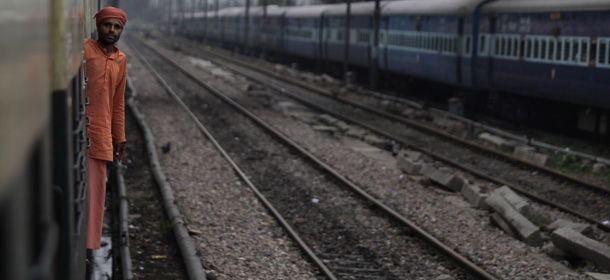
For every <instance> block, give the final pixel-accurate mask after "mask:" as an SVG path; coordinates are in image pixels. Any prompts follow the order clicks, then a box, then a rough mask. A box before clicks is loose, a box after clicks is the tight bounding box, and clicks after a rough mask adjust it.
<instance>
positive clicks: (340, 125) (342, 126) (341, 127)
mask: <svg viewBox="0 0 610 280" xmlns="http://www.w3.org/2000/svg"><path fill="white" fill-rule="evenodd" d="M336 127H337V128H339V130H341V131H348V130H350V129H352V126H350V125H349V124H347V123H345V122H344V121H341V120H340V121H338V122H337V124H336Z"/></svg>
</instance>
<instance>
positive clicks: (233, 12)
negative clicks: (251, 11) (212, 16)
mask: <svg viewBox="0 0 610 280" xmlns="http://www.w3.org/2000/svg"><path fill="white" fill-rule="evenodd" d="M245 11H246V8H244V7H232V8H224V9H222V10H220V11H218V16H219V17H234V16H238V15H240V14H243V13H244V12H245Z"/></svg>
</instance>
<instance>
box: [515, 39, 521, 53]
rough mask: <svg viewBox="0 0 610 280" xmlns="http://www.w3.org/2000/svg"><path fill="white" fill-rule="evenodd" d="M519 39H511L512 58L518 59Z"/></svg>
mask: <svg viewBox="0 0 610 280" xmlns="http://www.w3.org/2000/svg"><path fill="white" fill-rule="evenodd" d="M519 41H520V40H519V38H514V39H513V56H514V57H519V46H520V44H521V43H520V42H519Z"/></svg>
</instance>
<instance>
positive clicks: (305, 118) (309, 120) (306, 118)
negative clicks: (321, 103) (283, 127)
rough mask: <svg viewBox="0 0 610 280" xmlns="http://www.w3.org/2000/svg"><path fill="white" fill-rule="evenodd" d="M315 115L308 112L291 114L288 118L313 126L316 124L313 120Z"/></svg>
mask: <svg viewBox="0 0 610 280" xmlns="http://www.w3.org/2000/svg"><path fill="white" fill-rule="evenodd" d="M315 115H316V114H314V113H309V112H291V113H290V116H291V117H293V118H295V119H297V120H299V121H302V122H304V123H306V124H308V125H315V124H317V123H318V121H317V120H316V119H315Z"/></svg>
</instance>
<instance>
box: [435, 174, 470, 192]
mask: <svg viewBox="0 0 610 280" xmlns="http://www.w3.org/2000/svg"><path fill="white" fill-rule="evenodd" d="M429 177H430V180H432V182H435V183H437V184H440V185H442V186H445V187H446V188H448V189H450V190H453V191H456V192H459V191H461V190H462V185H464V180H462V178H460V177H458V176H455V175H454V174H453V173H451V171H449V170H447V169H438V170H436V171H435V172H433V173H432V174H430V176H429Z"/></svg>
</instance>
